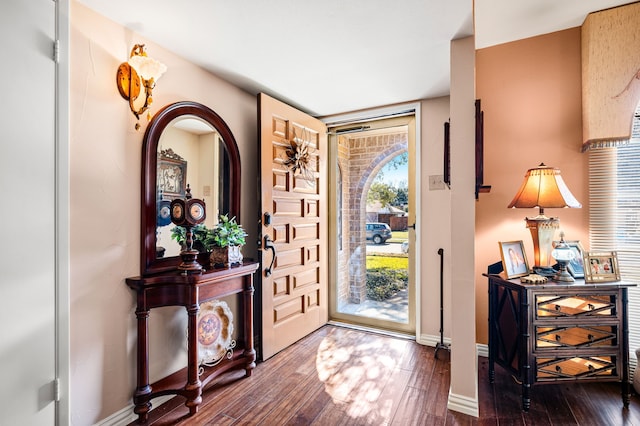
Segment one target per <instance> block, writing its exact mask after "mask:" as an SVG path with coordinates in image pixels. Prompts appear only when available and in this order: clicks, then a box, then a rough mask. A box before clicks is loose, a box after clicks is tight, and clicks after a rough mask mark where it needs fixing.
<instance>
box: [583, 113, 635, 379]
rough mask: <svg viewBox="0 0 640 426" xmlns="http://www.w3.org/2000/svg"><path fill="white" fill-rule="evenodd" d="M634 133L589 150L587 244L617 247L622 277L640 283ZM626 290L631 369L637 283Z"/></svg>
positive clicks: (605, 248) (595, 247)
mask: <svg viewBox="0 0 640 426" xmlns="http://www.w3.org/2000/svg"><path fill="white" fill-rule="evenodd" d="M634 121H636V122H638V121H639V120H638V118H636V119H635V120H634ZM635 124H636V123H634V127H636V126H635ZM634 130H635V129H634ZM635 134H637V133H636V132H635V131H634V137H633V138H632V139H631V141H630V142H629V143H628V144H626V145H621V146H618V147H615V148H602V149H596V150H592V151H590V154H589V209H590V212H589V245H590V250H591V251H610V250H615V251H617V253H618V264H619V267H620V273H621V276H622V279H623V280H624V281H630V282H634V283H637V284H638V285H640V138H636V137H635ZM628 294H629V302H628V311H629V352H630V353H629V361H630V364H631V370H632V372H633V371H634V370H635V369H636V367H637V366H636V356H635V351H636V349H638V348H640V287H632V288H630V289H629V292H628Z"/></svg>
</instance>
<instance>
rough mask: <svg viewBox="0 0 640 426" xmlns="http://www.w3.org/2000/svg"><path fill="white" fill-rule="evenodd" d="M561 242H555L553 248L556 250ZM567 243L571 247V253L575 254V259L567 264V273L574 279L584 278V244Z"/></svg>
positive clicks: (577, 242) (578, 242)
mask: <svg viewBox="0 0 640 426" xmlns="http://www.w3.org/2000/svg"><path fill="white" fill-rule="evenodd" d="M558 243H559V241H554V242H553V244H552V246H553V247H554V248H555V247H556V245H557V244H558ZM565 243H566V244H567V245H568V246H569V248H570V249H571V251H572V252H573V253H574V255H575V256H574V257H573V259H571V260H570V261H569V263H567V271H568V272H569V273H570V274H571V276H572V277H573V278H584V259H583V252H584V249H583V248H582V244H580V241H566V240H565Z"/></svg>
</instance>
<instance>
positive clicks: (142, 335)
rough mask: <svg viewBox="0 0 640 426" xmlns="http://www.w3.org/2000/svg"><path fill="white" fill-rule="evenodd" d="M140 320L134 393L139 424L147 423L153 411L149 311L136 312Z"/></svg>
mask: <svg viewBox="0 0 640 426" xmlns="http://www.w3.org/2000/svg"><path fill="white" fill-rule="evenodd" d="M136 318H137V319H138V348H137V357H138V372H137V373H138V378H137V381H138V387H137V388H136V390H135V392H134V393H133V402H134V404H135V407H134V409H133V412H134V413H136V414H137V415H138V422H140V423H143V422H146V421H147V420H148V418H149V410H151V402H150V400H149V399H150V398H149V396H150V395H151V386H149V338H148V333H147V331H148V320H149V311H148V310H136Z"/></svg>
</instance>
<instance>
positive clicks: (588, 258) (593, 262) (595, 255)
mask: <svg viewBox="0 0 640 426" xmlns="http://www.w3.org/2000/svg"><path fill="white" fill-rule="evenodd" d="M584 281H585V282H587V283H601V282H611V281H620V269H618V255H617V253H616V252H615V251H599V252H594V251H589V252H585V253H584Z"/></svg>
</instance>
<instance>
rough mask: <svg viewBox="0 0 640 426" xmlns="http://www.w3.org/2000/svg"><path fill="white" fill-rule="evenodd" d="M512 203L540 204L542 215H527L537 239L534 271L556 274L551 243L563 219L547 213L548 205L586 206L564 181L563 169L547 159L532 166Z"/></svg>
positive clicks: (544, 274)
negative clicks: (546, 161)
mask: <svg viewBox="0 0 640 426" xmlns="http://www.w3.org/2000/svg"><path fill="white" fill-rule="evenodd" d="M508 207H509V208H512V207H515V208H533V207H538V209H539V213H538V216H535V217H532V218H529V217H527V218H526V219H525V220H526V223H527V228H529V230H530V231H531V237H532V239H533V251H534V261H535V263H534V266H533V272H534V273H536V274H538V275H543V276H549V277H550V276H554V275H555V274H556V271H555V269H553V268H552V267H551V265H550V255H551V243H552V241H553V236H554V234H555V231H556V229H558V228H559V226H560V219H558V218H557V217H556V218H550V217H547V216H545V214H544V209H545V208H564V207H571V208H580V207H582V205H581V204H580V203H579V202H578V200H576V198H575V197H574V196H573V194H571V191H569V188H567V185H566V184H565V183H564V180H563V179H562V176H560V170H559V169H557V168H555V167H549V166H546V165H545V164H544V163H541V164H540V165H539V166H538V167H536V168H533V169H529V170H528V171H527V173H526V175H525V177H524V182H523V183H522V185H521V186H520V189H519V190H518V192H517V193H516V196H515V197H514V198H513V200H512V201H511V203H509V206H508Z"/></svg>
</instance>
